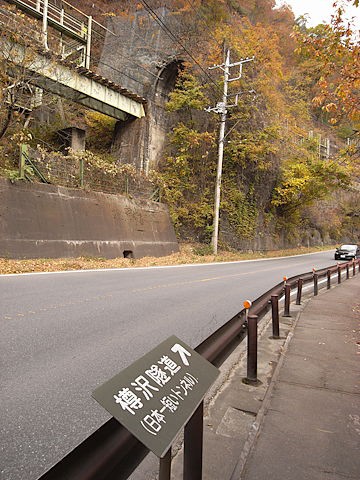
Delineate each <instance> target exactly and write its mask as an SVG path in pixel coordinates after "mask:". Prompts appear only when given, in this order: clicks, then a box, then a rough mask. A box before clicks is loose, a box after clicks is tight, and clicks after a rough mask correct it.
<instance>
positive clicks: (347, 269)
mask: <svg viewBox="0 0 360 480" xmlns="http://www.w3.org/2000/svg"><path fill="white" fill-rule="evenodd" d="M349 270H350V269H349V263H347V264H346V279H347V280H348V279H349V278H350V271H349Z"/></svg>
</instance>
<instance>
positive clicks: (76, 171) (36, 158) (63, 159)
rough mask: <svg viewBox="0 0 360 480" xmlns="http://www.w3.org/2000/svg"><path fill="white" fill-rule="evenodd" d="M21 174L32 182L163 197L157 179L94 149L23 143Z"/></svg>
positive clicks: (152, 198) (150, 197)
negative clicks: (63, 151) (66, 149)
mask: <svg viewBox="0 0 360 480" xmlns="http://www.w3.org/2000/svg"><path fill="white" fill-rule="evenodd" d="M20 177H23V178H26V179H27V180H29V181H32V182H46V183H51V184H55V185H60V186H63V187H67V188H82V189H84V190H93V191H98V192H103V193H110V194H118V195H129V196H131V197H135V198H142V199H151V200H154V201H160V196H159V188H158V187H157V185H156V182H155V181H154V180H153V179H152V178H151V177H149V176H146V175H145V174H144V173H142V172H139V171H137V169H136V167H135V166H133V165H131V164H120V165H119V164H117V163H115V162H114V161H110V160H108V161H107V160H104V159H103V158H101V157H100V156H97V155H94V154H92V153H91V152H86V151H85V152H72V151H71V150H70V151H69V155H63V154H61V153H58V152H48V151H46V150H45V149H44V148H43V147H40V146H38V147H37V148H32V147H30V146H28V145H23V146H22V148H21V158H20Z"/></svg>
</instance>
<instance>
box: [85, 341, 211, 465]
mask: <svg viewBox="0 0 360 480" xmlns="http://www.w3.org/2000/svg"><path fill="white" fill-rule="evenodd" d="M218 375H219V370H218V369H217V368H216V367H214V366H213V365H212V364H211V363H209V362H208V361H207V360H205V359H204V358H203V357H202V356H201V355H199V354H198V353H197V352H195V350H192V349H191V348H190V347H189V346H188V345H186V344H185V343H184V342H182V341H181V340H179V339H178V338H177V337H175V336H172V337H170V338H168V339H167V340H165V341H164V342H163V343H161V344H160V345H158V346H157V347H156V348H154V350H152V351H151V352H149V353H147V354H146V355H145V356H143V357H142V358H140V359H139V360H137V361H136V362H135V363H133V364H132V365H130V366H129V367H127V368H126V369H125V370H123V371H121V372H120V373H118V374H117V375H115V377H113V378H111V379H110V380H109V381H107V382H106V383H104V384H103V385H102V386H100V387H99V388H97V389H96V390H95V391H94V392H93V394H92V396H93V397H94V398H95V400H96V401H97V402H99V403H100V405H101V406H102V407H104V408H105V409H106V410H107V411H108V412H109V413H110V414H111V415H112V416H113V417H115V418H116V419H117V420H118V421H119V422H120V423H121V424H122V425H123V426H124V427H126V428H127V429H128V430H129V431H130V432H131V433H132V434H133V435H134V436H135V437H136V438H137V439H138V440H140V442H142V443H143V444H144V445H146V447H148V448H149V450H151V451H152V452H154V453H155V455H157V456H158V457H163V456H164V455H165V453H166V452H167V450H168V449H169V447H170V446H171V444H172V442H173V440H174V438H175V436H176V435H177V433H178V432H179V430H180V429H181V428H182V427H183V426H184V425H185V424H186V423H187V421H188V420H189V419H190V417H191V415H192V414H193V413H194V412H195V410H196V409H197V407H198V406H199V405H200V403H201V402H202V400H203V398H204V396H205V393H206V391H207V390H208V389H209V387H210V386H211V385H212V383H213V382H214V380H215V379H216V377H217V376H218Z"/></svg>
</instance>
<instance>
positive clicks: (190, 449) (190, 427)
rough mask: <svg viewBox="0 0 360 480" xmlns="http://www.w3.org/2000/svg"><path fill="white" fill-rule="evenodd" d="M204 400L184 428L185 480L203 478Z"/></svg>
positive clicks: (199, 479)
mask: <svg viewBox="0 0 360 480" xmlns="http://www.w3.org/2000/svg"><path fill="white" fill-rule="evenodd" d="M203 419H204V402H201V403H200V405H199V406H198V408H197V409H196V410H195V412H194V414H193V416H192V417H191V418H190V420H189V421H188V423H187V424H186V426H185V428H184V476H183V480H201V478H202V454H203V430H204V421H203Z"/></svg>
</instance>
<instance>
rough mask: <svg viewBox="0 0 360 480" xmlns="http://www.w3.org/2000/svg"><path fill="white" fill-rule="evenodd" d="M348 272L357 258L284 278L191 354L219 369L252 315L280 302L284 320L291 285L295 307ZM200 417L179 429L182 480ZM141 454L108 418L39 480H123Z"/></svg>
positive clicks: (194, 458)
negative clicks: (309, 287)
mask: <svg viewBox="0 0 360 480" xmlns="http://www.w3.org/2000/svg"><path fill="white" fill-rule="evenodd" d="M351 270H352V275H353V276H355V274H356V270H357V271H358V273H360V259H356V260H353V261H349V262H346V263H341V264H339V263H338V264H337V265H332V266H329V267H327V268H323V269H321V270H317V271H315V270H313V271H312V272H307V273H304V274H301V275H296V276H294V277H291V278H289V279H285V278H284V281H283V282H281V283H278V284H277V285H275V286H274V287H273V288H271V289H270V290H268V291H267V292H266V293H264V294H263V295H261V296H260V297H259V298H257V299H256V300H255V301H254V302H253V303H252V306H251V308H250V309H249V311H248V316H247V315H246V310H245V309H243V310H241V311H240V312H239V313H238V314H236V315H235V316H234V317H233V318H231V319H230V320H229V321H228V322H227V323H226V324H224V325H223V326H222V327H220V328H219V329H218V330H216V331H215V332H214V333H213V334H212V335H210V336H209V337H208V338H207V339H206V340H204V341H203V342H202V343H201V344H200V345H198V346H197V347H196V349H195V350H196V351H197V352H198V353H200V354H201V355H202V356H203V357H204V358H206V359H207V360H209V361H210V362H212V363H214V364H217V365H219V364H220V363H221V361H222V360H221V358H222V357H223V356H224V355H225V353H226V352H228V351H229V349H230V348H234V347H235V346H236V345H239V344H240V343H241V341H242V340H243V339H244V338H245V337H246V335H247V333H248V332H247V330H248V321H247V318H248V319H250V318H252V319H254V317H255V318H256V319H257V321H259V320H260V319H261V318H262V317H264V316H265V314H266V313H267V312H268V311H269V310H270V309H271V308H272V298H275V297H278V298H284V300H285V302H284V315H285V316H286V313H289V309H290V295H291V290H292V289H294V287H296V288H297V295H296V303H297V304H300V302H301V296H302V288H303V285H306V284H313V286H314V290H313V293H314V295H317V294H318V289H319V279H322V278H324V279H326V288H327V289H329V288H330V287H331V282H332V281H333V280H334V279H335V280H336V282H337V283H338V284H339V283H341V282H342V280H343V279H344V274H345V278H346V279H347V278H349V277H350V274H351ZM273 321H274V312H273ZM202 417H203V405H200V407H199V408H198V410H197V411H196V412H195V414H194V415H193V417H192V418H191V419H190V421H189V422H188V424H187V425H186V426H185V431H184V479H186V480H195V479H196V480H199V479H201V456H202V438H201V437H202ZM169 452H170V451H169ZM169 452H168V453H169ZM147 453H148V449H147V448H146V447H145V446H144V445H142V444H141V443H140V442H139V441H138V440H137V439H136V438H135V437H134V436H133V435H132V434H131V433H130V432H128V431H127V430H126V429H125V428H124V427H123V426H122V425H121V424H120V423H118V422H117V421H116V420H115V419H114V418H112V419H110V420H109V421H108V422H106V423H105V424H104V425H103V426H101V427H100V428H99V429H98V430H97V431H96V432H94V433H93V434H92V435H91V436H90V437H88V438H87V439H86V440H85V441H84V442H83V443H81V444H80V445H79V446H78V447H76V448H75V449H74V450H73V451H72V452H70V453H69V454H68V455H67V456H66V457H64V458H63V459H62V460H61V461H60V462H59V463H57V464H56V465H55V466H53V467H52V468H51V469H50V470H49V471H48V472H46V473H45V474H44V475H42V476H41V477H40V478H39V480H114V479H115V478H116V479H117V480H125V479H127V478H128V477H129V476H130V474H131V473H132V472H133V471H134V470H135V469H136V467H137V466H138V465H139V463H140V462H141V461H142V460H143V459H144V457H145V456H146V455H147ZM169 457H170V455H167V461H168V459H169ZM162 472H165V473H162ZM169 472H170V468H169V465H166V468H163V469H162V468H161V464H160V475H159V480H163V479H168V478H170V477H169Z"/></svg>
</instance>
